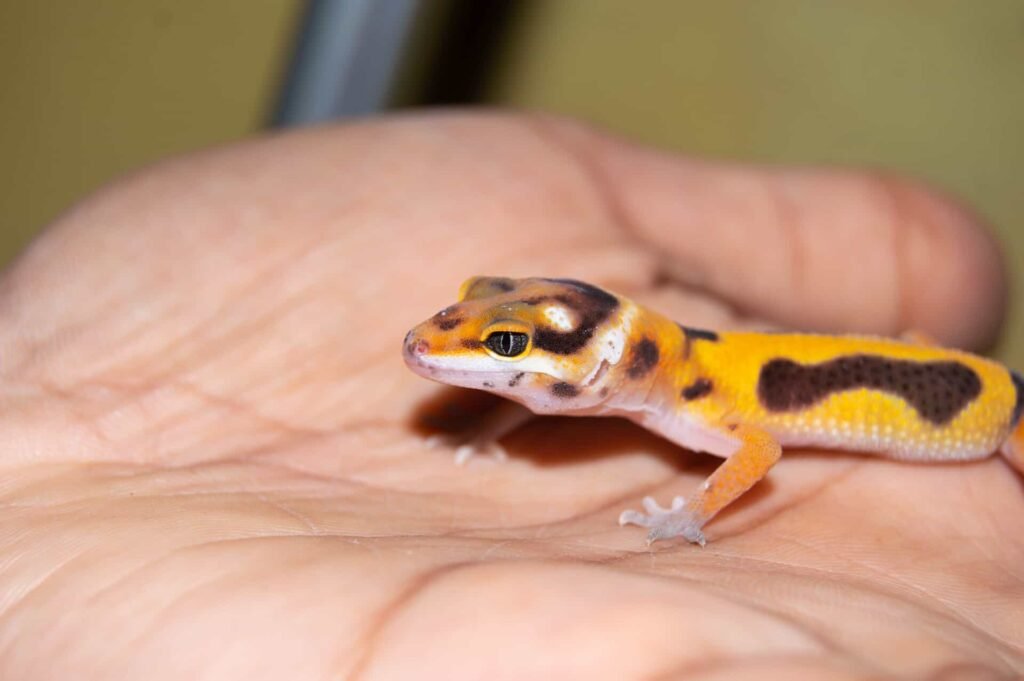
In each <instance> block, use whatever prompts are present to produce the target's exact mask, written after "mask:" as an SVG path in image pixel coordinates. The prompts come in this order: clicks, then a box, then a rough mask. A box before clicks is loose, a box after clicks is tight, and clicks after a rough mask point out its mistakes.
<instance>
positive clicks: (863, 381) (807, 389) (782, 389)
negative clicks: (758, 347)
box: [757, 355, 981, 425]
mask: <svg viewBox="0 0 1024 681" xmlns="http://www.w3.org/2000/svg"><path fill="white" fill-rule="evenodd" d="M856 388H871V389H873V390H881V391H884V392H887V393H891V394H893V395H896V396H898V397H900V398H902V399H904V400H906V401H907V402H908V403H909V404H910V405H911V406H912V407H913V408H914V410H915V411H917V413H918V414H919V415H920V416H921V418H923V419H925V420H926V421H929V422H931V423H934V424H936V425H942V424H944V423H948V422H949V421H951V420H952V419H953V417H955V416H956V415H957V414H958V413H960V411H961V410H962V409H964V408H965V407H966V406H967V405H968V404H970V403H971V401H973V400H974V398H976V397H977V396H978V395H979V394H980V393H981V379H980V378H978V374H977V373H975V371H974V370H973V369H971V368H970V367H969V366H967V365H965V364H963V363H961V362H956V361H940V362H915V361H912V360H901V359H890V358H888V357H881V356H877V355H848V356H845V357H837V358H836V359H833V360H829V361H827V362H821V363H820V364H798V363H797V362H794V361H792V360H790V359H785V358H778V359H773V360H771V361H769V362H767V363H766V364H765V365H764V366H763V367H761V374H760V377H759V378H758V381H757V396H758V399H760V401H761V404H763V405H764V406H765V408H766V409H769V410H771V411H794V410H798V409H804V408H806V407H809V406H811V405H813V404H815V403H817V402H819V401H821V400H823V399H825V398H826V397H828V396H829V395H831V394H833V393H837V392H843V391H845V390H853V389H856Z"/></svg>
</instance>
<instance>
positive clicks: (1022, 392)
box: [1010, 371, 1024, 426]
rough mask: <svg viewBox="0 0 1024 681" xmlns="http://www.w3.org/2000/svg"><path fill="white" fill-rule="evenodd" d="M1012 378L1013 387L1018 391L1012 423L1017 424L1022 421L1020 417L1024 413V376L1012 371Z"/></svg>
mask: <svg viewBox="0 0 1024 681" xmlns="http://www.w3.org/2000/svg"><path fill="white" fill-rule="evenodd" d="M1010 380H1011V381H1013V387H1014V389H1015V390H1016V391H1017V401H1016V403H1015V404H1014V405H1013V418H1012V420H1011V423H1012V424H1013V425H1015V426H1016V425H1017V424H1018V423H1020V417H1021V416H1022V415H1024V376H1021V375H1020V374H1018V373H1017V372H1016V371H1010Z"/></svg>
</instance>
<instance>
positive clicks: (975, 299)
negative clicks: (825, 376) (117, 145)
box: [0, 115, 1024, 681]
mask: <svg viewBox="0 0 1024 681" xmlns="http://www.w3.org/2000/svg"><path fill="white" fill-rule="evenodd" d="M739 244H742V245H743V246H744V248H743V249H742V250H741V251H738V250H737V249H738V245H739ZM836 244H843V246H842V247H841V248H837V247H836ZM857 249H863V250H857ZM837 250H838V251H841V255H842V258H841V259H839V260H829V258H830V257H831V255H832V254H834V253H836V251H837ZM766 253H773V254H774V255H773V256H772V257H770V258H768V257H763V258H762V256H764V254H766ZM867 261H870V262H871V263H872V266H871V267H865V262H867ZM488 271H492V272H493V271H503V272H508V273H510V274H513V275H517V276H522V275H526V274H529V273H535V272H550V273H553V274H554V275H557V276H566V277H575V278H579V279H584V280H589V281H594V282H595V283H599V284H602V285H605V286H608V287H610V288H613V289H615V290H620V291H622V292H623V293H624V294H627V295H629V296H630V297H632V298H634V299H636V300H637V301H638V302H640V303H642V304H644V305H646V306H649V307H652V308H655V309H659V310H664V311H665V312H666V314H669V315H671V316H672V317H673V318H675V319H686V320H692V322H693V323H694V324H695V325H700V326H703V327H705V328H714V327H724V326H735V325H736V324H737V323H743V322H745V321H747V319H746V318H733V317H732V316H731V314H730V312H729V310H730V304H733V305H736V306H737V307H736V309H743V310H747V311H750V312H751V313H752V314H756V315H758V316H761V317H763V318H764V319H769V320H774V321H779V322H780V323H783V324H786V325H788V326H800V327H803V328H807V327H812V328H818V329H823V330H838V329H840V328H845V329H850V330H855V331H859V332H871V333H885V334H893V333H898V332H899V331H901V330H902V329H906V328H918V329H922V330H924V331H927V332H929V333H931V334H932V335H934V336H936V337H937V338H938V339H939V340H940V341H942V342H944V343H947V344H952V345H956V346H964V347H971V346H974V345H976V344H977V343H980V342H983V341H984V340H986V339H987V338H990V337H991V335H992V334H993V333H994V332H995V328H996V324H997V320H998V318H999V314H1000V309H1001V304H1002V299H1001V295H1002V293H1001V286H1002V281H1001V280H1000V279H999V277H998V276H997V274H996V273H998V271H999V269H998V261H997V256H996V252H995V251H994V250H993V248H992V246H991V243H990V241H989V240H988V239H987V237H985V236H984V234H983V232H982V231H981V230H980V229H979V228H977V227H976V226H975V225H974V224H973V223H972V222H971V220H970V219H969V218H968V217H966V216H965V214H964V213H963V212H961V211H959V210H957V209H956V208H954V207H953V206H952V205H951V204H950V203H948V202H946V201H944V200H941V199H938V198H936V197H934V196H933V195H931V194H928V193H927V192H925V191H924V190H923V189H921V188H919V187H917V186H915V185H911V184H907V183H904V182H899V181H895V180H892V179H885V180H883V179H879V178H871V177H865V176H860V175H856V174H848V173H837V172H819V171H812V170H801V171H784V170H779V169H774V170H771V171H765V170H757V169H750V168H742V167H732V166H721V165H706V164H702V163H697V162H693V161H679V160H678V159H675V158H673V157H669V156H665V155H660V154H656V153H652V152H649V151H645V150H641V149H637V148H634V147H631V146H628V145H626V144H623V143H620V142H617V141H614V140H610V139H608V138H606V137H604V136H601V135H598V134H595V133H593V132H591V131H588V130H586V129H583V128H580V127H578V126H574V125H569V124H564V123H559V122H554V121H549V120H541V119H536V118H515V117H500V116H439V115H435V116H425V117H419V118H409V119H405V120H396V121H388V122H376V123H366V124H360V125H354V126H352V127H348V128H333V129H320V130H312V131H308V132H303V133H300V134H297V135H285V136H280V137H275V138H272V139H268V140H263V141H256V142H251V143H248V144H245V145H240V146H236V147H233V148H225V149H221V150H217V151H214V152H209V153H206V154H201V155H197V156H193V157H190V158H185V159H181V160H175V161H170V162H167V163H164V164H161V165H160V166H158V167H156V168H153V169H150V170H147V171H145V172H143V173H141V174H138V175H136V176H134V177H131V178H127V179H125V180H122V181H120V182H118V183H117V184H115V185H114V186H112V187H110V188H109V189H107V190H105V191H103V192H101V193H100V194H98V195H96V196H94V197H93V198H91V199H88V200H87V201H86V202H85V203H83V204H82V205H80V206H79V207H77V208H76V209H74V210H73V211H72V212H71V213H69V214H68V215H66V216H65V217H64V218H63V219H61V220H60V221H59V222H58V224H56V225H55V226H54V227H53V228H52V229H51V230H50V231H49V232H48V233H47V234H46V235H44V236H43V237H42V238H41V239H40V240H39V241H37V242H36V243H35V244H34V245H33V247H32V249H31V250H30V251H29V252H28V253H27V254H26V256H25V257H23V258H22V259H21V260H20V261H19V262H18V263H17V265H16V266H15V267H14V268H13V269H11V270H10V271H8V272H7V273H6V274H5V275H4V277H3V279H2V281H0V372H2V378H3V380H2V382H0V400H2V409H0V462H2V466H3V471H2V480H3V483H2V485H0V501H2V504H3V514H2V516H0V558H2V560H0V595H2V605H0V678H5V679H7V678H10V679H26V678H31V679H43V680H46V679H68V678H148V679H181V678H190V679H192V678H195V679H246V680H247V681H252V680H253V679H266V678H274V679H278V678H288V679H339V678H344V679H381V678H388V679H402V678H410V679H422V678H424V670H430V671H431V672H432V673H433V674H434V675H435V676H436V678H445V679H470V678H493V679H504V678H507V679H531V678H543V679H554V678H562V677H566V678H587V679H632V678H645V679H652V678H688V677H694V678H695V677H698V676H701V675H702V676H703V677H704V678H707V677H710V676H711V675H713V676H714V678H716V679H724V678H758V679H764V678H771V677H772V676H773V675H774V676H775V677H778V678H789V679H792V678H801V676H800V675H801V674H803V677H802V678H816V679H830V678H831V679H850V678H864V677H865V676H868V675H870V676H872V677H873V678H884V677H886V676H889V675H893V676H895V675H900V676H901V678H906V677H908V676H923V675H928V674H932V675H936V676H937V675H939V674H940V673H946V674H948V675H951V674H953V673H954V672H955V671H959V672H964V673H966V671H967V670H974V671H976V672H978V674H979V675H980V671H981V670H982V669H985V670H991V671H992V672H994V676H993V677H994V678H997V677H999V676H1000V675H1001V676H1002V677H1010V676H1012V675H1013V674H1015V673H1020V672H1021V671H1024V651H1022V644H1024V638H1022V632H1021V627H1020V626H1019V625H1020V613H1021V612H1022V611H1024V602H1022V595H1021V594H1022V593H1024V589H1022V588H1021V584H1022V578H1024V576H1022V574H1021V566H1022V565H1024V502H1022V499H1021V496H1022V495H1021V486H1020V482H1019V480H1018V479H1017V478H1016V477H1015V476H1013V475H1009V474H1008V473H1007V470H1006V466H1005V464H1004V463H1003V462H1002V461H999V460H997V459H991V460H987V461H984V462H981V463H977V464H970V465H962V464H961V465H950V466H942V465H938V466H915V465H910V464H903V463H894V462H889V461H884V460H880V459H876V458H866V457H859V456H856V455H848V456H847V455H832V456H821V455H819V454H816V453H811V454H807V455H802V454H801V455H795V456H787V459H786V461H785V465H784V466H781V465H780V466H778V467H777V468H776V470H775V471H773V475H772V476H771V484H770V485H761V486H759V488H758V491H757V492H755V493H754V497H755V498H754V499H751V500H750V501H751V502H753V501H756V503H747V500H746V499H744V501H743V502H740V503H739V504H737V505H734V506H733V507H731V508H730V509H729V512H727V513H725V514H723V515H721V516H720V517H719V518H717V519H716V521H715V523H714V539H715V541H714V542H712V543H710V544H709V545H708V547H707V548H706V549H704V550H703V551H697V550H692V549H690V548H689V547H685V546H680V545H679V544H676V543H669V544H664V545H663V544H658V545H656V546H655V547H654V549H653V550H651V551H648V550H647V549H646V548H645V547H643V545H642V542H641V541H639V538H638V536H637V535H636V534H635V533H631V532H626V531H623V530H622V529H621V528H619V527H616V526H615V524H614V520H615V514H616V513H617V511H618V509H619V508H621V507H622V506H623V505H625V504H627V503H632V500H635V499H637V498H638V497H641V496H643V495H644V494H652V495H654V496H656V497H658V498H661V499H667V498H670V497H671V496H672V495H673V494H676V493H685V492H686V491H688V490H690V489H692V488H693V486H694V485H696V484H697V483H698V482H699V481H700V480H701V479H703V477H704V476H705V475H707V473H708V472H709V471H710V469H711V468H712V467H713V465H714V464H716V463H718V462H719V461H718V460H716V459H712V458H710V457H704V456H696V455H695V456H680V452H679V448H678V447H675V446H673V445H671V444H669V443H667V442H664V441H663V440H661V439H660V438H657V437H654V436H652V435H650V434H648V433H646V432H645V431H644V430H642V429H640V428H637V427H634V426H632V425H629V424H626V423H623V422H617V421H615V420H612V419H595V420H585V419H565V420H549V421H547V422H541V423H537V424H533V425H531V426H528V427H526V428H524V430H523V431H522V432H521V433H519V434H517V435H516V436H515V437H513V438H511V439H510V440H509V441H508V442H507V443H506V444H507V445H508V449H509V452H510V454H511V458H510V461H509V462H507V463H505V464H503V465H500V466H499V465H495V464H492V463H491V462H490V461H488V460H486V459H481V460H480V461H474V462H472V463H471V464H470V465H469V466H466V467H463V468H461V469H459V468H456V467H455V466H453V464H452V461H451V456H450V452H447V451H444V450H437V449H434V450H432V449H429V448H427V447H425V446H424V444H423V433H422V432H421V431H420V430H419V429H418V428H417V426H416V424H417V423H418V422H420V421H421V420H422V419H423V415H424V413H425V412H427V411H429V408H430V405H432V404H437V403H438V402H439V388H438V387H437V386H436V385H433V384H431V383H429V382H427V381H424V380H422V379H420V378H418V377H416V376H414V375H412V374H410V373H409V372H408V371H407V370H406V368H405V367H404V366H403V364H402V361H401V359H400V357H399V355H398V347H397V342H396V341H397V339H400V338H401V337H402V334H403V333H405V331H406V330H407V329H408V328H409V327H410V326H412V325H413V324H414V323H415V322H416V321H418V319H419V318H420V317H421V315H422V311H423V310H428V309H431V308H432V307H434V306H435V305H436V304H437V301H438V300H443V299H445V298H447V297H449V296H450V295H451V291H452V290H454V288H455V287H457V286H458V284H459V282H460V281H461V280H462V279H464V278H465V277H466V276H469V275H470V274H473V273H475V272H488ZM690 284H692V285H694V286H695V287H699V289H700V290H701V291H703V293H699V294H698V293H693V292H692V290H691V288H690V287H689V286H688V285H690ZM724 301H729V303H726V302H724ZM764 319H762V320H761V321H763V320H764ZM445 395H449V394H448V393H445Z"/></svg>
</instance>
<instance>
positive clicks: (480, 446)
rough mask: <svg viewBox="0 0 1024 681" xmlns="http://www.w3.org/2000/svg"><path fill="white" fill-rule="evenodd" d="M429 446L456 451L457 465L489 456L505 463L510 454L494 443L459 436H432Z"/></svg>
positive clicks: (429, 438) (428, 441)
mask: <svg viewBox="0 0 1024 681" xmlns="http://www.w3.org/2000/svg"><path fill="white" fill-rule="evenodd" d="M427 446H428V447H430V448H436V447H450V448H452V449H454V450H455V464H456V465H458V466H462V465H464V464H465V463H466V462H467V461H469V460H470V459H472V458H473V457H474V456H479V455H481V454H489V455H490V456H491V458H492V459H494V460H495V461H498V462H504V461H505V460H506V459H508V454H507V453H506V452H505V449H504V447H502V446H501V445H500V444H498V443H497V442H494V441H483V440H476V439H468V440H467V439H466V438H464V437H459V436H457V435H431V436H430V437H428V438H427Z"/></svg>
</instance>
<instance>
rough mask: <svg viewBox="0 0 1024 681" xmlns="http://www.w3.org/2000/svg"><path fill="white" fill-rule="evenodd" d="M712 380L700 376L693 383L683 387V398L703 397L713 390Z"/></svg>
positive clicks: (695, 398)
mask: <svg viewBox="0 0 1024 681" xmlns="http://www.w3.org/2000/svg"><path fill="white" fill-rule="evenodd" d="M712 387H713V386H712V384H711V381H709V380H708V379H706V378H698V379H697V380H696V381H694V382H693V383H692V384H690V385H688V386H686V387H685V388H683V392H682V395H683V399H684V400H687V401H689V400H697V399H700V398H701V397H704V396H706V395H710V394H711V390H712Z"/></svg>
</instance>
